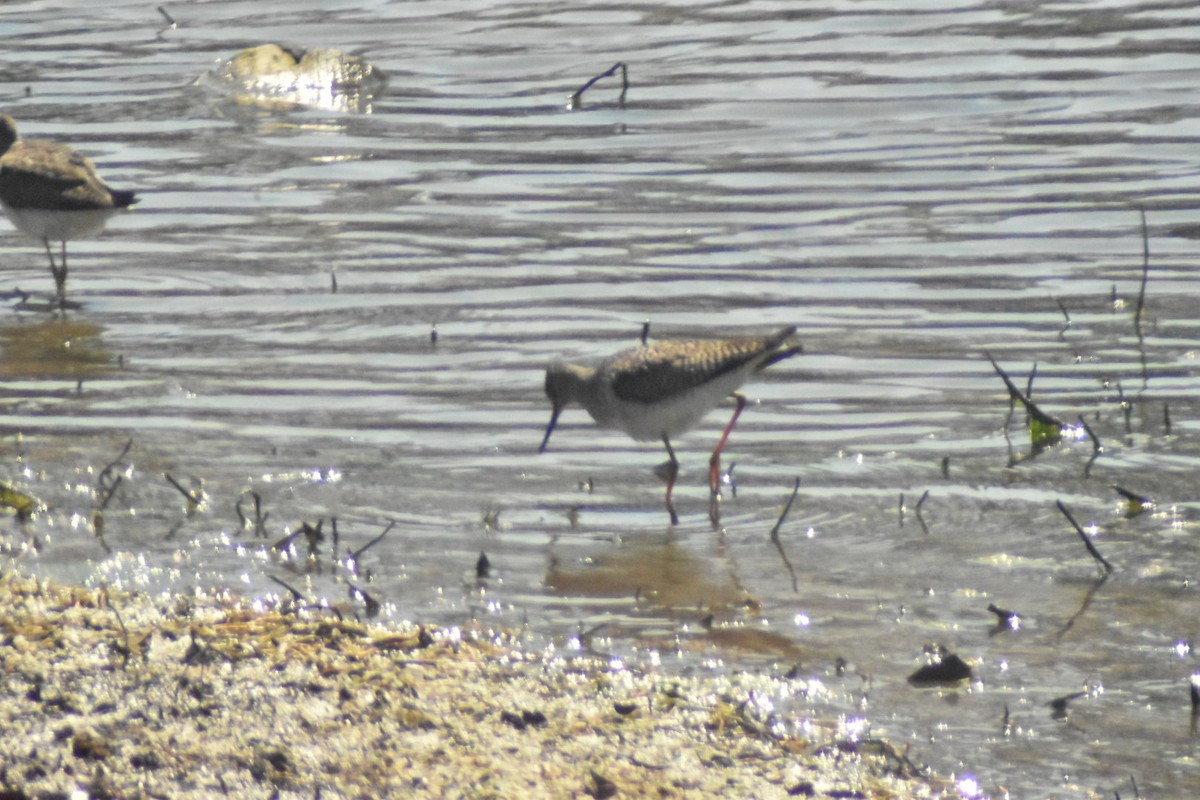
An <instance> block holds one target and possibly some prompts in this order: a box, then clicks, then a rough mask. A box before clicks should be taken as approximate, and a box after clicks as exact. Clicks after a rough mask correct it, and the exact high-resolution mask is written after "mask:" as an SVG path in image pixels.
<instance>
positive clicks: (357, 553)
mask: <svg viewBox="0 0 1200 800" xmlns="http://www.w3.org/2000/svg"><path fill="white" fill-rule="evenodd" d="M394 527H396V523H395V521H392V522H389V523H388V524H387V527H386V528H384V529H383V533H381V534H379V535H378V536H376V537H375V538H374V539H372V540H371V541H369V542H367V543H366V544H364V545H363V546H362V547H360V548H358V549H357V550H355V551H354V552H353V553H351V554H350V558H351V559H352V560H353V561H358V557H359V556H361V555H362V554H363V553H365V552H367V549H368V548H370V547H374V546H375V545H376V544H378V543H379V542H381V541H383V537H385V536H387V535H388V531H390V530H391V529H392V528H394Z"/></svg>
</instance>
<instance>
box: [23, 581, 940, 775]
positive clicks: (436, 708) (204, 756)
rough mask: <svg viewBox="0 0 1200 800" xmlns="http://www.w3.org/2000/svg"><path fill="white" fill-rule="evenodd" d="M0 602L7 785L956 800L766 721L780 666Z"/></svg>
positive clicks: (36, 586) (161, 609)
mask: <svg viewBox="0 0 1200 800" xmlns="http://www.w3.org/2000/svg"><path fill="white" fill-rule="evenodd" d="M0 603H2V604H3V607H4V608H5V614H4V617H3V620H2V621H0V656H2V657H3V660H4V672H3V682H4V691H3V697H4V702H2V703H0V725H2V726H3V729H4V730H5V731H6V733H7V735H5V736H4V737H2V738H0V764H2V768H0V797H3V798H56V797H63V798H67V797H94V798H156V797H171V798H179V797H221V796H229V797H264V798H265V797H308V798H311V797H323V798H329V797H346V798H351V797H353V798H366V797H384V796H404V797H474V798H484V797H494V798H516V797H547V798H550V797H555V798H562V797H696V798H699V797H715V796H724V797H755V798H770V797H789V796H792V797H794V796H799V797H843V798H845V797H855V798H857V797H862V798H929V797H946V796H957V794H955V793H954V791H953V788H952V787H951V786H949V785H948V784H946V783H943V782H940V781H938V780H936V779H933V778H931V777H929V776H924V775H920V774H918V771H917V770H916V765H914V764H912V763H911V762H909V761H908V760H907V759H906V758H905V757H904V755H903V754H902V753H900V752H899V751H897V750H896V749H895V748H893V747H892V746H890V745H888V744H887V743H884V742H879V741H869V742H857V743H852V742H844V741H843V742H837V741H831V740H830V739H829V737H828V736H826V737H825V739H824V740H823V741H818V737H819V736H820V734H821V732H822V731H823V730H824V728H822V726H820V725H814V726H812V730H813V731H814V733H815V734H816V735H815V736H814V738H813V739H801V738H796V737H794V736H791V735H785V734H783V733H781V731H783V730H786V729H787V726H781V725H777V724H775V723H776V722H777V720H775V719H773V718H772V716H771V714H770V713H767V712H764V711H763V709H762V705H761V703H759V702H757V701H756V699H755V698H756V696H757V697H762V696H763V694H764V691H769V690H770V688H771V687H770V686H765V685H763V682H764V681H765V682H767V683H776V684H777V683H778V681H782V680H785V679H783V678H762V677H754V676H745V678H744V680H739V679H716V678H699V679H698V678H680V677H676V676H668V675H657V674H641V673H638V672H636V671H633V670H630V669H626V668H614V667H613V665H611V664H608V663H606V662H605V661H604V660H602V659H598V658H595V657H574V656H569V657H559V656H553V657H551V656H545V655H530V654H527V653H522V652H521V651H520V649H519V648H517V647H514V646H511V645H510V644H508V643H506V642H505V640H504V637H503V636H495V635H484V634H483V632H472V631H457V630H432V629H427V628H425V627H423V626H419V625H411V624H409V625H375V624H363V623H360V622H357V621H351V620H349V619H344V618H340V617H339V616H338V614H337V613H335V612H333V611H331V610H329V609H307V610H305V609H294V608H292V609H282V610H280V609H266V610H264V609H255V608H250V607H247V606H246V605H244V604H241V603H235V602H231V601H224V600H222V599H220V598H197V597H190V596H189V597H182V596H176V597H171V598H151V597H149V596H146V595H142V594H136V593H116V592H109V591H106V590H99V589H92V588H81V587H72V586H63V585H57V584H52V583H46V582H43V581H37V580H34V579H31V578H29V577H26V576H23V575H20V574H17V573H9V574H7V575H5V576H4V577H3V578H0ZM775 688H776V689H777V688H778V686H776V687H775Z"/></svg>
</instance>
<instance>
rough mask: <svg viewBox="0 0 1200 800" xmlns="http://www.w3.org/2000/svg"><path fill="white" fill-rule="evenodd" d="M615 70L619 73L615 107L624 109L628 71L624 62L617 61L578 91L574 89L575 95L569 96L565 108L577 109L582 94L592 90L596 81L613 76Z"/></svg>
mask: <svg viewBox="0 0 1200 800" xmlns="http://www.w3.org/2000/svg"><path fill="white" fill-rule="evenodd" d="M617 70H620V71H621V96H620V97H618V98H617V105H619V106H620V107H621V108H624V107H625V93H626V92H627V91H629V69H628V68H627V67H626V66H625V62H624V61H618V62H617V63H615V64H613V65H612V66H611V67H609V68H608V70H607V71H605V72H601V73H600V74H599V75H597V76H596V77H594V78H592V79H591V80H590V81H588V82H587V83H585V84H584V85H583V86H580V87H579V88H578V89H576V90H575V93H574V94H572V95H571V102H570V103H569V104H568V106H567V107H568V108H571V109H576V108H579V107H580V101H581V100H582V98H583V93H584V92H586V91H587V90H588V89H590V88H592V86H594V85H595V84H596V82H597V81H600V80H603V79H604V78H607V77H608V76H610V75H613V74H615V73H616V71H617Z"/></svg>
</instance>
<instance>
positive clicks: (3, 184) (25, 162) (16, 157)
mask: <svg viewBox="0 0 1200 800" xmlns="http://www.w3.org/2000/svg"><path fill="white" fill-rule="evenodd" d="M0 198H3V199H4V202H5V203H8V204H9V205H12V206H17V207H22V208H44V209H52V210H59V211H87V210H92V209H97V208H112V207H113V206H114V203H113V199H112V193H111V192H110V191H109V189H108V187H107V186H105V185H104V183H103V182H102V181H101V180H100V179H99V178H98V177H96V169H95V167H94V166H93V165H92V162H91V161H90V160H88V159H87V158H84V157H83V156H81V155H79V154H78V153H76V152H74V151H73V150H71V148H69V147H66V146H64V145H59V144H52V143H50V142H35V143H30V144H26V143H23V142H18V143H17V144H16V145H15V146H14V147H13V148H12V149H10V150H9V151H8V152H7V153H5V155H4V157H3V158H2V159H0ZM126 205H128V203H126Z"/></svg>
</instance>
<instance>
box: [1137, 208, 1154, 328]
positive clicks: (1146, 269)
mask: <svg viewBox="0 0 1200 800" xmlns="http://www.w3.org/2000/svg"><path fill="white" fill-rule="evenodd" d="M1138 211H1139V212H1140V213H1141V215H1142V286H1141V288H1140V289H1139V290H1138V299H1137V306H1135V307H1134V310H1133V330H1134V332H1136V333H1137V338H1138V341H1139V342H1140V341H1141V340H1142V312H1143V311H1145V308H1146V282H1147V281H1148V280H1149V279H1150V232H1149V231H1148V230H1147V229H1146V209H1145V208H1139V209H1138Z"/></svg>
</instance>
